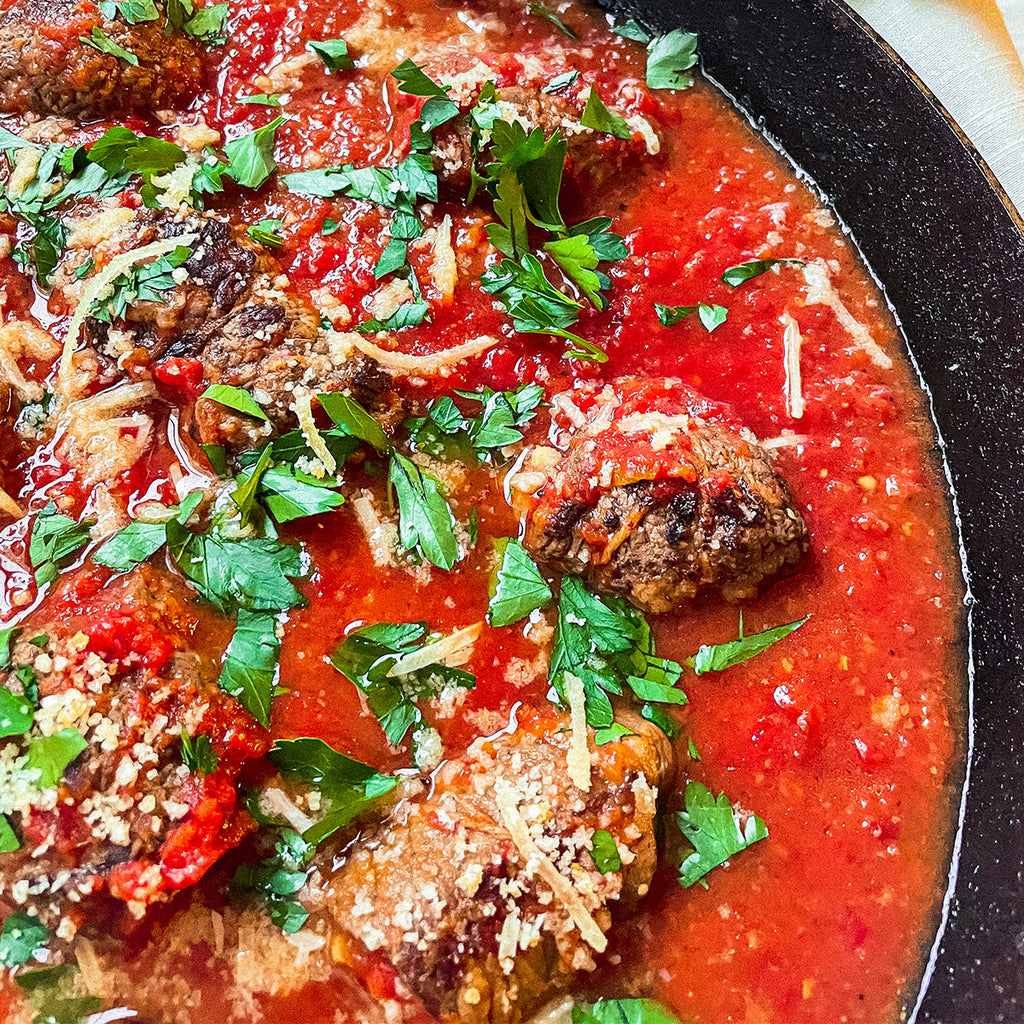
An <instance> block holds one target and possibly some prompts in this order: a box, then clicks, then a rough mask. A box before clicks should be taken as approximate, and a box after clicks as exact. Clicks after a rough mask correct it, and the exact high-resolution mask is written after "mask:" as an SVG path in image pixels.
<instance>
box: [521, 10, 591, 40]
mask: <svg viewBox="0 0 1024 1024" xmlns="http://www.w3.org/2000/svg"><path fill="white" fill-rule="evenodd" d="M529 11H530V13H531V14H535V15H536V16H537V17H538V18H546V19H547V20H548V21H550V22H551V24H552V25H554V26H555V28H557V29H558V30H559V31H560V32H562V33H563V34H564V35H567V36H568V37H569V38H570V39H579V36H578V35H577V34H576V33H575V32H574V31H573V30H572V29H571V28H569V26H568V25H566V23H565V22H564V21H562V19H561V18H559V17H558V15H557V14H554V13H553V12H551V11H549V10H548V9H547V8H546V7H545V6H544V5H543V4H530V6H529Z"/></svg>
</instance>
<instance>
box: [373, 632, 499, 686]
mask: <svg viewBox="0 0 1024 1024" xmlns="http://www.w3.org/2000/svg"><path fill="white" fill-rule="evenodd" d="M483 625H484V624H483V623H482V622H476V623H474V624H473V625H472V626H466V627H464V628H463V629H457V630H455V632H454V633H452V634H451V635H450V636H443V637H441V639H440V640H435V641H434V642H433V643H432V644H427V645H426V646H425V647H421V648H420V649H419V650H418V651H413V652H411V653H410V654H406V655H404V656H403V657H401V658H399V659H398V661H396V662H395V664H394V665H393V666H392V669H391V671H390V672H389V673H388V675H389V676H405V675H409V673H411V672H418V671H419V670H420V669H421V668H426V667H427V666H428V665H449V666H453V667H457V666H459V665H465V664H466V662H467V661H469V656H470V654H471V653H472V651H473V644H475V643H476V638H477V637H478V636H479V635H480V630H481V629H483Z"/></svg>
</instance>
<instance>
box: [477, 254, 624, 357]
mask: <svg viewBox="0 0 1024 1024" xmlns="http://www.w3.org/2000/svg"><path fill="white" fill-rule="evenodd" d="M480 281H481V284H482V285H483V289H484V291H485V292H487V293H489V294H490V295H495V296H497V297H498V298H499V299H501V301H502V302H503V303H504V305H505V308H506V309H507V311H508V315H509V317H510V318H511V320H512V326H513V327H514V328H515V329H516V330H517V331H518V332H519V333H520V334H551V335H555V336H557V337H560V338H565V339H567V340H568V341H571V342H573V343H574V344H575V345H576V346H578V347H577V348H576V349H573V350H572V351H570V352H569V353H568V354H569V355H570V356H572V357H573V358H576V359H587V360H591V361H593V362H597V363H604V362H607V360H608V356H606V355H605V353H604V352H602V351H601V350H600V349H599V348H598V347H597V346H596V345H594V344H593V343H592V342H589V341H586V340H584V339H583V338H581V337H580V336H579V335H577V334H573V333H572V332H571V331H570V330H569V328H570V327H571V326H573V324H575V323H576V321H577V320H578V319H579V315H580V310H581V309H582V308H583V306H582V304H581V303H579V302H577V301H576V300H575V299H571V298H569V296H568V295H565V294H563V293H562V292H560V291H559V290H558V289H557V288H556V287H555V286H554V285H553V284H552V283H551V282H550V281H549V280H548V279H547V277H546V276H545V274H544V268H543V267H542V266H541V263H540V260H538V259H537V257H536V256H531V255H529V254H526V255H524V256H522V257H521V258H520V259H519V260H518V261H516V260H511V259H504V260H502V261H501V263H499V264H498V265H497V266H496V267H492V268H491V269H490V270H488V271H486V272H485V273H484V274H483V275H482V276H481V278H480Z"/></svg>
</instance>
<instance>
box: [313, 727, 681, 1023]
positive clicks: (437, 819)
mask: <svg viewBox="0 0 1024 1024" xmlns="http://www.w3.org/2000/svg"><path fill="white" fill-rule="evenodd" d="M629 726H630V727H632V728H635V729H636V734H635V735H631V736H628V737H626V738H624V739H621V740H618V741H615V742H612V743H606V744H604V745H601V746H595V745H594V743H593V735H592V734H591V735H590V737H589V749H590V766H591V782H590V788H589V790H586V791H584V790H581V789H578V788H576V786H575V785H574V784H573V783H572V782H571V781H570V774H569V770H568V768H567V751H568V749H569V747H570V730H569V723H568V721H567V719H566V718H565V717H564V716H562V715H559V714H558V713H556V712H555V711H554V710H553V709H546V710H543V711H521V712H520V715H519V723H518V727H517V728H516V729H515V730H514V731H511V732H508V733H502V734H500V735H498V736H496V737H494V738H491V739H480V740H477V741H476V742H475V743H474V744H473V745H472V746H471V747H470V749H469V751H468V752H467V754H466V755H465V757H463V758H460V759H458V760H454V761H450V762H448V763H447V764H445V765H443V766H442V767H441V769H440V770H439V771H438V773H437V774H436V775H435V776H434V778H433V780H432V784H431V783H428V781H427V780H424V787H425V788H424V792H422V793H419V794H417V795H414V796H407V797H404V798H403V799H402V800H400V801H399V802H398V804H397V805H396V806H395V808H394V810H393V812H392V814H391V816H390V818H389V819H388V821H386V822H385V823H384V824H383V825H382V826H380V828H378V829H377V830H376V831H375V832H373V833H372V834H371V835H369V836H366V837H364V838H362V839H360V840H359V841H357V842H356V843H355V844H354V845H353V846H352V847H350V848H349V850H348V851H347V854H346V861H345V864H344V866H343V867H342V868H341V869H340V870H339V871H337V873H335V874H334V875H333V877H330V878H328V879H327V881H326V882H324V883H321V887H322V888H323V895H322V899H323V900H325V901H326V906H327V915H326V916H327V922H328V927H329V930H330V931H332V932H333V933H334V934H333V939H332V941H331V944H330V949H331V952H332V955H333V957H334V959H335V960H336V961H338V962H340V963H344V964H346V965H349V966H352V967H354V968H355V969H356V970H359V969H362V970H364V971H365V970H369V972H370V974H371V976H374V972H376V976H377V977H379V972H380V971H381V970H384V969H386V968H385V965H386V966H387V967H390V968H391V969H393V970H394V972H395V974H396V975H397V977H396V979H395V988H394V989H393V991H394V992H396V993H397V996H398V998H399V999H400V1000H402V999H408V998H409V997H410V996H415V997H418V999H419V1000H420V1001H422V1003H423V1005H424V1006H425V1008H426V1010H427V1011H428V1012H429V1013H430V1014H432V1015H434V1016H436V1017H438V1018H439V1019H440V1020H442V1021H461V1022H465V1024H484V1022H490V1024H513V1022H519V1021H522V1020H526V1019H529V1018H530V1016H531V1014H532V1013H533V1012H534V1011H536V1010H537V1009H538V1008H539V1007H540V1006H541V1005H542V1004H543V1003H544V1002H545V1000H547V999H549V998H550V997H551V996H552V995H553V994H554V993H557V992H558V991H560V990H561V989H563V988H565V987H567V986H568V984H569V983H570V982H571V981H572V978H573V976H574V975H575V974H576V973H577V972H579V971H581V970H592V969H593V968H594V967H595V959H594V957H595V954H599V953H600V952H602V951H603V950H604V948H605V945H606V942H607V940H606V938H605V932H607V930H608V928H609V926H610V924H611V920H612V913H613V911H614V909H615V908H616V907H619V908H622V909H623V910H627V911H628V908H629V906H630V905H632V904H634V903H635V901H636V900H637V899H638V898H640V897H642V896H643V895H645V894H646V892H647V887H648V885H649V884H650V881H651V877H652V875H653V873H654V868H655V862H656V850H655V842H654V831H653V829H654V815H655V809H656V808H655V801H656V796H657V787H658V785H659V784H661V783H662V782H663V781H665V779H666V777H667V776H668V775H669V774H670V773H671V771H672V755H671V748H670V747H669V746H668V744H667V742H666V741H665V738H664V736H663V735H662V734H661V733H660V732H659V730H658V729H656V728H655V727H654V726H652V725H651V724H650V723H648V722H645V721H643V720H642V719H639V718H637V719H636V720H635V721H634V720H633V719H631V720H630V722H629ZM595 830H601V831H603V832H604V833H606V835H599V836H597V837H595ZM612 839H613V840H614V844H615V847H616V848H617V856H619V857H620V858H621V866H620V867H617V868H613V867H612V866H611V865H609V864H607V863H606V862H605V861H604V860H603V859H602V860H601V864H602V865H603V866H604V867H605V869H606V871H605V872H604V873H602V871H601V870H600V869H599V868H598V866H597V865H596V864H595V861H594V859H593V858H592V856H591V850H592V848H593V846H594V844H595V843H598V844H599V845H600V844H601V843H602V842H603V843H608V842H610V841H611V840H612ZM367 965H369V967H368V966H367Z"/></svg>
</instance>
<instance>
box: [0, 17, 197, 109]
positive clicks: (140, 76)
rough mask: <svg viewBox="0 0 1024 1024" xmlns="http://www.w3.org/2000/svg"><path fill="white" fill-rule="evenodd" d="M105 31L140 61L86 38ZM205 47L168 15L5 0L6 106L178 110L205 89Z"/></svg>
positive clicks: (0, 74) (1, 33)
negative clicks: (123, 17)
mask: <svg viewBox="0 0 1024 1024" xmlns="http://www.w3.org/2000/svg"><path fill="white" fill-rule="evenodd" d="M94 30H98V31H99V32H100V33H102V36H99V37H98V39H99V40H100V45H104V44H103V43H102V40H103V39H106V40H109V42H110V43H112V44H113V45H114V46H116V47H120V48H121V49H122V50H126V51H127V52H128V53H130V54H132V55H133V56H134V57H135V59H136V60H137V61H138V63H137V64H133V63H131V62H130V61H128V60H127V59H126V58H125V57H123V56H118V55H115V54H114V53H108V52H104V51H103V50H100V49H97V48H96V47H94V46H89V45H87V44H86V43H84V42H82V38H83V37H84V38H90V39H91V38H93V32H94ZM201 52H202V51H201V47H200V45H199V43H198V42H197V41H196V40H195V39H191V38H189V37H188V36H187V35H185V34H183V33H181V32H175V33H173V34H171V35H169V36H168V35H165V34H164V19H163V16H162V15H161V16H160V17H159V18H158V19H157V20H156V21H147V22H142V23H140V24H137V25H127V24H125V23H123V22H122V21H120V20H111V19H108V18H105V17H103V15H102V14H101V13H100V12H99V10H98V9H97V8H96V6H95V5H94V4H93V3H91V2H89V0H13V2H11V0H4V2H3V3H0V110H4V111H8V112H12V113H25V112H27V111H30V110H31V111H35V112H37V113H41V114H49V113H52V114H60V115H69V116H77V117H80V118H91V117H102V116H104V115H106V114H110V113H113V112H115V111H118V110H132V109H148V110H161V109H164V108H168V107H171V108H173V107H174V106H175V105H176V103H178V102H179V101H180V100H187V99H190V98H191V97H193V96H195V95H196V93H198V92H199V91H200V89H201V88H202V73H201Z"/></svg>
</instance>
